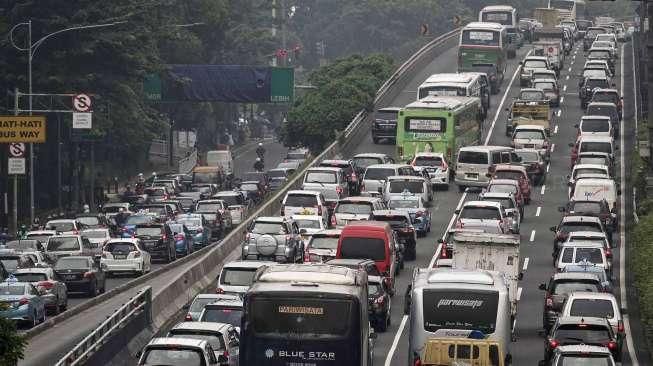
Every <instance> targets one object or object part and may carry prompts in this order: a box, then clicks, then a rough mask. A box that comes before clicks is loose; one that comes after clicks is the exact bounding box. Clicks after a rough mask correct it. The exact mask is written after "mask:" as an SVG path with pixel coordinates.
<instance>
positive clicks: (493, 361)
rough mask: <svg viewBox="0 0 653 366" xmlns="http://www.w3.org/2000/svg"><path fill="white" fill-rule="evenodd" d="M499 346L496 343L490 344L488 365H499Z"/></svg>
mask: <svg viewBox="0 0 653 366" xmlns="http://www.w3.org/2000/svg"><path fill="white" fill-rule="evenodd" d="M499 365H500V363H499V347H497V345H496V344H492V345H490V366H499Z"/></svg>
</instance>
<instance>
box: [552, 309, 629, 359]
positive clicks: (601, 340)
mask: <svg viewBox="0 0 653 366" xmlns="http://www.w3.org/2000/svg"><path fill="white" fill-rule="evenodd" d="M578 344H585V345H589V346H599V347H606V348H608V349H609V350H610V352H612V357H614V360H615V361H617V362H621V349H620V348H619V342H618V341H617V336H616V335H615V334H614V331H613V330H612V327H611V326H610V323H608V320H607V319H605V318H594V317H580V316H565V317H560V318H558V320H557V321H556V323H555V325H554V326H553V328H551V333H550V334H549V335H548V337H547V338H546V340H545V343H544V361H545V362H548V361H549V360H550V359H551V356H552V355H553V350H554V349H556V348H557V347H560V346H567V345H578Z"/></svg>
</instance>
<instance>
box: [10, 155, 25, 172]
mask: <svg viewBox="0 0 653 366" xmlns="http://www.w3.org/2000/svg"><path fill="white" fill-rule="evenodd" d="M8 162H9V164H8V169H7V170H8V172H9V174H25V158H9V159H8Z"/></svg>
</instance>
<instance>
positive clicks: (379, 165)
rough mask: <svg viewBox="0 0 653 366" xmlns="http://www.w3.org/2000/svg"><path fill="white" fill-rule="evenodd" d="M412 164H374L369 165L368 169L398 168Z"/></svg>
mask: <svg viewBox="0 0 653 366" xmlns="http://www.w3.org/2000/svg"><path fill="white" fill-rule="evenodd" d="M409 166H410V165H408V164H372V165H370V166H368V167H367V169H379V168H383V169H397V168H405V167H409Z"/></svg>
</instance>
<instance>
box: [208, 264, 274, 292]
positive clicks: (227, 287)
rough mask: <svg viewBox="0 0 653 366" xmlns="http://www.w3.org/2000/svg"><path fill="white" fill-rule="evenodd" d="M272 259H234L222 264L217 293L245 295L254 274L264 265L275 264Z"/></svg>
mask: <svg viewBox="0 0 653 366" xmlns="http://www.w3.org/2000/svg"><path fill="white" fill-rule="evenodd" d="M275 264H276V262H270V261H233V262H229V263H226V264H225V265H224V266H222V271H221V272H220V275H218V287H217V289H216V293H218V294H227V295H237V296H239V297H241V298H242V297H243V296H244V295H245V293H246V292H247V290H249V288H250V286H252V282H253V280H254V274H255V273H256V271H257V270H258V269H259V268H261V267H263V266H273V265H275Z"/></svg>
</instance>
